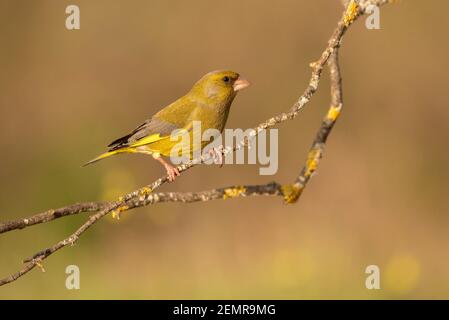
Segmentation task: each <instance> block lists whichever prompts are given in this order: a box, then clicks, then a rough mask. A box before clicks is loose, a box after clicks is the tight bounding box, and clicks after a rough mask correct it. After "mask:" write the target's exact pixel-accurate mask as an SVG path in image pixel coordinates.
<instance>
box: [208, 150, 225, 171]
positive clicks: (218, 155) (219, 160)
mask: <svg viewBox="0 0 449 320" xmlns="http://www.w3.org/2000/svg"><path fill="white" fill-rule="evenodd" d="M209 154H210V156H211V157H212V158H213V159H214V163H215V164H219V165H220V168H221V167H223V164H224V161H223V146H219V147H214V148H212V149H210V150H209Z"/></svg>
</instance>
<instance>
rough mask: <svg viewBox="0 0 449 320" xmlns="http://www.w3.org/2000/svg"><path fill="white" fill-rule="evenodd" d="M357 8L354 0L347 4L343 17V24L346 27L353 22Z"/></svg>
mask: <svg viewBox="0 0 449 320" xmlns="http://www.w3.org/2000/svg"><path fill="white" fill-rule="evenodd" d="M357 10H358V6H357V3H355V1H354V0H351V2H350V3H349V5H348V7H347V9H346V12H345V15H344V17H343V23H344V24H345V26H346V27H348V26H349V25H350V24H351V23H352V22H354V19H355V17H356V16H357Z"/></svg>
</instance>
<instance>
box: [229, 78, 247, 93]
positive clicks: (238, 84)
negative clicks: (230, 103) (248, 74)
mask: <svg viewBox="0 0 449 320" xmlns="http://www.w3.org/2000/svg"><path fill="white" fill-rule="evenodd" d="M249 85H250V83H249V81H248V80H246V79H241V78H239V79H237V80H236V81H235V82H234V84H233V85H232V87H233V88H234V91H239V90H242V89H245V88H246V87H248V86H249Z"/></svg>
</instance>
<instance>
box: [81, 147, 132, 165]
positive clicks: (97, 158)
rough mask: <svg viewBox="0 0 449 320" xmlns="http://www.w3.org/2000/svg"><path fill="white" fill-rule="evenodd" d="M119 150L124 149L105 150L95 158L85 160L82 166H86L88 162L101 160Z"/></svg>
mask: <svg viewBox="0 0 449 320" xmlns="http://www.w3.org/2000/svg"><path fill="white" fill-rule="evenodd" d="M120 152H124V151H123V150H114V151H109V152H105V153H103V154H100V155H99V156H98V157H96V158H94V159H92V160H90V161H88V162H86V163H85V164H83V165H82V167H85V166H87V165H89V164H92V163H94V162H97V161H100V160H103V159H104V158H107V157H110V156H113V155H114V154H117V153H120Z"/></svg>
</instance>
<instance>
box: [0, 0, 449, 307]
mask: <svg viewBox="0 0 449 320" xmlns="http://www.w3.org/2000/svg"><path fill="white" fill-rule="evenodd" d="M70 4H76V5H78V6H79V8H80V11H81V29H80V30H75V31H68V30H67V29H66V28H65V19H66V17H67V15H66V14H65V8H66V6H67V5H70ZM448 10H449V2H448V1H444V0H439V1H437V0H433V1H419V0H409V1H407V0H404V1H398V2H396V3H395V4H392V5H388V6H385V7H383V8H382V9H381V30H367V29H366V28H365V25H364V19H361V20H359V21H358V22H357V23H356V24H355V25H353V26H352V27H351V29H350V30H349V32H348V33H347V34H346V36H345V38H344V41H343V47H342V49H341V55H340V57H341V68H342V75H343V80H344V100H345V101H344V102H345V104H344V110H343V112H342V115H341V117H340V119H339V120H338V123H337V124H336V126H335V128H334V131H333V132H332V134H331V136H330V138H329V140H328V144H327V148H326V152H325V155H324V158H323V160H322V162H321V165H320V167H319V169H318V174H317V175H316V176H315V177H314V178H313V179H312V180H311V182H310V184H309V185H308V187H307V188H306V190H305V191H304V193H303V196H302V197H301V199H300V201H299V202H298V203H297V204H294V205H284V204H283V203H282V201H281V199H280V198H272V197H260V198H254V197H253V198H246V199H233V200H226V201H214V202H207V203H196V204H176V203H169V204H159V205H156V206H151V207H146V208H141V209H138V210H132V211H130V212H127V213H125V214H123V215H122V218H121V220H119V221H117V220H113V219H112V218H111V217H107V218H106V219H104V220H102V221H101V222H99V223H98V224H96V225H95V227H93V228H92V229H90V230H88V231H87V232H86V233H85V234H84V235H83V236H82V237H81V239H80V240H79V242H78V243H77V244H76V246H74V247H68V248H65V249H63V250H61V251H59V252H58V253H56V254H54V255H53V256H51V257H50V258H49V259H48V260H46V261H45V264H44V265H45V268H46V271H47V272H46V273H42V272H40V271H39V270H38V269H36V270H33V271H32V272H30V273H29V274H28V275H26V276H24V277H23V278H21V279H19V280H18V281H16V282H14V283H12V284H9V285H6V286H3V287H1V288H0V298H3V299H5V298H73V299H78V298H113V299H119V298H137V299H163V298H179V299H207V298H208V299H215V298H261V299H284V298H285V299H303V298H323V299H331V298H342V299H348V298H355V299H379V298H388V299H399V298H446V299H447V298H449V251H448V250H447V248H448V246H449V232H448V229H449V216H448V202H447V196H448V191H449V170H448V163H449V155H448V151H447V147H448V134H447V124H448V120H449V110H448V105H449V104H448V102H449V95H448V92H447V86H448V82H449V81H448V80H449V74H448V72H447V70H448V67H449V61H448V59H447V57H448V52H449V46H448V43H447V41H445V40H444V39H446V37H447V34H446V33H447V30H448V27H449V21H448V19H447V17H446V14H447V12H448ZM341 13H342V6H341V3H340V1H334V0H315V1H305V0H304V1H298V0H281V1H277V2H276V3H274V2H263V1H256V0H244V1H241V0H240V1H237V0H232V1H207V0H196V1H193V2H192V1H190V2H187V1H162V0H160V1H159V0H158V1H156V0H152V1H144V0H142V1H116V0H114V1H110V0H108V1H106V0H102V1H88V0H76V1H65V0H64V1H51V0H41V1H24V0H21V1H17V0H1V1H0V38H1V39H2V49H1V50H0V68H1V72H0V88H1V90H0V108H1V115H2V116H1V118H0V132H1V134H0V147H1V149H2V156H1V166H0V181H1V183H0V220H1V221H4V220H9V219H15V218H19V217H26V216H28V215H31V214H34V213H38V212H41V211H44V210H46V209H49V208H57V207H61V206H64V205H67V204H70V203H74V202H80V201H88V200H113V199H115V198H116V197H118V196H119V195H121V194H123V193H125V192H128V191H132V190H134V189H136V188H138V187H141V186H143V185H146V184H148V183H149V182H151V181H153V180H154V179H156V178H158V177H159V176H161V174H162V173H163V170H162V167H161V166H160V164H158V163H157V162H155V161H153V160H152V159H151V158H148V157H147V156H144V155H129V156H126V157H125V156H123V157H122V156H118V157H113V158H110V159H107V160H104V161H102V162H100V163H98V164H96V165H94V166H90V167H87V168H81V167H80V165H81V164H82V163H84V162H85V161H87V160H89V159H91V158H92V157H93V156H95V155H97V154H98V153H100V152H102V151H104V150H105V146H106V145H107V144H108V143H109V142H111V141H112V140H114V139H115V138H117V137H120V136H121V135H123V134H125V133H127V132H128V131H129V130H131V129H133V128H134V127H135V126H137V125H139V124H140V123H141V122H142V121H143V120H144V119H146V118H148V117H150V116H151V115H152V114H153V113H155V112H156V111H157V110H159V109H160V108H161V107H163V106H165V105H166V104H168V103H169V102H172V101H173V100H175V99H176V98H177V97H179V96H181V95H182V94H184V93H185V92H186V91H187V90H189V88H190V87H191V85H192V84H193V83H194V82H195V81H196V80H197V79H199V78H200V77H201V76H202V75H203V74H205V73H206V72H208V71H211V70H215V69H233V70H236V71H238V72H240V73H241V74H243V75H244V76H245V77H246V78H248V79H249V80H251V82H252V84H253V85H252V86H251V87H250V88H249V89H248V90H245V91H243V92H241V93H240V94H239V96H238V97H237V99H236V101H235V102H234V104H233V108H232V110H231V114H230V118H229V121H228V124H227V127H228V128H249V127H253V126H254V125H256V124H258V123H260V122H262V121H264V120H265V119H267V118H268V117H270V116H272V115H274V114H277V113H279V112H281V111H285V110H287V109H288V108H289V107H290V106H291V105H292V104H293V103H294V101H295V100H296V99H297V97H299V95H300V94H301V93H302V92H303V90H304V89H305V87H306V85H307V83H308V80H309V77H310V71H311V70H310V68H309V63H310V62H312V61H314V60H316V59H317V58H318V57H319V55H320V54H321V52H322V50H323V49H324V47H325V46H326V43H327V40H328V39H329V37H330V35H331V33H332V31H333V29H334V27H335V26H336V22H337V21H338V19H339V18H340V16H341ZM328 85H329V82H328V77H327V73H325V74H324V77H323V80H322V82H321V84H320V88H319V91H318V92H317V94H316V95H315V96H314V97H313V99H312V101H311V102H310V103H309V104H308V105H307V106H306V107H305V108H304V109H303V110H302V111H301V114H300V116H299V117H298V118H296V119H295V120H294V121H289V122H287V123H284V124H282V125H280V126H279V139H280V142H279V144H280V146H279V148H280V149H279V171H278V173H277V174H276V175H275V176H260V175H259V174H258V172H259V167H258V166H257V165H244V166H243V165H226V166H224V167H223V168H221V169H219V168H218V167H216V166H202V167H196V168H194V169H192V170H190V171H188V172H186V173H185V174H183V175H182V176H181V178H179V179H178V180H177V181H176V183H174V184H170V185H165V186H164V187H163V188H161V189H160V191H195V190H196V191H199V190H203V189H209V188H214V187H221V186H228V185H234V184H256V183H266V182H268V181H272V180H276V181H278V182H280V183H290V182H292V181H293V179H294V178H295V176H296V175H297V174H298V172H299V170H300V168H301V167H302V165H303V163H304V161H305V159H306V155H307V151H308V148H309V146H310V144H311V142H312V140H313V137H314V135H315V132H316V130H317V129H318V127H319V124H320V121H321V119H322V117H323V116H324V114H325V113H326V111H327V108H328V105H329V86H328ZM87 217H88V215H87V214H82V215H78V216H74V217H67V218H64V219H60V220H58V221H53V222H51V223H48V224H42V225H38V226H34V227H31V228H28V229H25V230H20V231H14V232H10V233H6V234H2V235H0V256H1V258H0V277H4V276H7V275H9V274H10V273H13V272H15V271H17V270H18V269H19V268H20V267H21V261H22V259H23V258H26V257H29V256H30V255H31V254H33V253H35V252H36V251H38V250H40V249H42V248H45V247H47V246H49V245H52V244H53V243H55V242H57V241H59V240H60V239H63V238H64V237H66V236H67V235H69V234H70V233H72V232H73V231H74V230H75V229H76V228H77V227H78V226H79V225H80V224H82V223H83V222H84V221H85V219H86V218H87ZM70 264H75V265H78V266H79V267H80V270H81V289H80V290H71V291H70V290H67V289H66V288H65V279H66V274H65V268H66V266H67V265H70ZM372 264H374V265H378V266H379V268H380V272H381V290H367V289H366V288H365V279H366V277H367V275H366V274H365V268H366V267H367V266H368V265H372Z"/></svg>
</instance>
